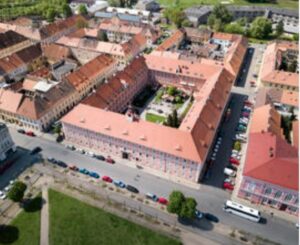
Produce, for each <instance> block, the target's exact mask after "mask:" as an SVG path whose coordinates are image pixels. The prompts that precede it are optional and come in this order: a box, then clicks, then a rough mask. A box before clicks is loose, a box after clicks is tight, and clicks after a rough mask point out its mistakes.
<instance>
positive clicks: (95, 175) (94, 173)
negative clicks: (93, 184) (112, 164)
mask: <svg viewBox="0 0 300 245" xmlns="http://www.w3.org/2000/svg"><path fill="white" fill-rule="evenodd" d="M89 176H91V177H93V178H95V179H99V178H100V175H99V174H97V173H96V172H89Z"/></svg>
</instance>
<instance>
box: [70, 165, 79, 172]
mask: <svg viewBox="0 0 300 245" xmlns="http://www.w3.org/2000/svg"><path fill="white" fill-rule="evenodd" d="M69 169H71V170H74V171H77V170H78V168H77V167H76V166H75V165H71V166H69Z"/></svg>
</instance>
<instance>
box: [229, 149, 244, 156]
mask: <svg viewBox="0 0 300 245" xmlns="http://www.w3.org/2000/svg"><path fill="white" fill-rule="evenodd" d="M231 154H236V155H239V156H241V155H242V153H241V152H240V151H237V150H235V149H233V150H232V151H231Z"/></svg>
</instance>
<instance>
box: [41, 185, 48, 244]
mask: <svg viewBox="0 0 300 245" xmlns="http://www.w3.org/2000/svg"><path fill="white" fill-rule="evenodd" d="M42 198H43V206H42V212H41V227H40V244H42V245H48V244H49V205H48V204H49V201H48V188H47V187H44V188H43V190H42Z"/></svg>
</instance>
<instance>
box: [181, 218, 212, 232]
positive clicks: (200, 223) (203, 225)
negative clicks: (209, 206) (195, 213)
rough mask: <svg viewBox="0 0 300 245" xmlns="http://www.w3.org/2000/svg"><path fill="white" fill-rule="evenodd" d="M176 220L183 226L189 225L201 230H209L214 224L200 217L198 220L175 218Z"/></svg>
mask: <svg viewBox="0 0 300 245" xmlns="http://www.w3.org/2000/svg"><path fill="white" fill-rule="evenodd" d="M177 220H178V222H179V223H180V224H182V225H185V226H190V227H193V228H198V229H201V230H203V231H210V230H212V229H213V228H214V225H213V224H212V222H210V221H209V220H207V219H205V218H202V219H200V220H198V219H186V218H180V217H178V218H177Z"/></svg>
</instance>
